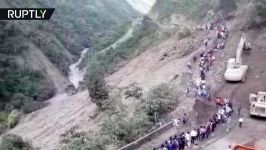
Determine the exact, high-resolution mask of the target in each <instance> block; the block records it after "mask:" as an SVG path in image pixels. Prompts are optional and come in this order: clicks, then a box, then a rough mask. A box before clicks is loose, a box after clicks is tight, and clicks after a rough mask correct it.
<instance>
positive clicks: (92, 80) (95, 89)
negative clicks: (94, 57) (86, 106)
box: [86, 61, 108, 109]
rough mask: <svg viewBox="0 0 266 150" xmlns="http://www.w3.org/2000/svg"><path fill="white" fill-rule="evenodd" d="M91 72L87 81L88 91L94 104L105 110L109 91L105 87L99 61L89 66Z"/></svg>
mask: <svg viewBox="0 0 266 150" xmlns="http://www.w3.org/2000/svg"><path fill="white" fill-rule="evenodd" d="M88 68H89V72H88V74H87V78H86V79H89V80H86V85H87V89H88V91H89V94H90V98H91V101H92V102H95V104H96V105H97V106H98V107H99V108H101V109H105V107H106V106H105V104H106V101H107V99H108V91H107V89H106V87H105V82H104V72H103V68H102V67H101V65H100V64H99V63H98V62H97V61H93V62H92V63H91V64H90V65H89V67H88Z"/></svg>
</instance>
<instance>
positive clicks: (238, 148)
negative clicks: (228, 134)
mask: <svg viewBox="0 0 266 150" xmlns="http://www.w3.org/2000/svg"><path fill="white" fill-rule="evenodd" d="M234 150H256V149H255V148H251V147H247V146H242V145H236V146H235V147H234Z"/></svg>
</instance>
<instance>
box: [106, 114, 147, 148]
mask: <svg viewBox="0 0 266 150" xmlns="http://www.w3.org/2000/svg"><path fill="white" fill-rule="evenodd" d="M123 118H124V119H123ZM151 126H152V122H151V121H150V118H149V116H147V115H146V114H145V113H143V112H141V113H138V114H137V115H135V116H134V117H133V118H128V119H125V116H124V115H123V114H119V115H115V116H111V117H110V118H108V119H107V120H105V122H104V123H103V124H102V126H101V129H102V130H101V131H102V133H103V134H104V135H107V136H108V137H110V138H111V139H113V140H117V141H118V142H119V145H120V146H121V145H124V144H127V143H130V142H132V141H134V140H136V139H137V138H139V137H140V136H141V135H143V134H145V133H146V132H147V131H148V130H149V129H150V128H151Z"/></svg>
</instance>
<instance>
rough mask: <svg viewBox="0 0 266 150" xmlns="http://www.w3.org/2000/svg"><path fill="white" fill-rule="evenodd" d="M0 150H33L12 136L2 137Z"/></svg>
mask: <svg viewBox="0 0 266 150" xmlns="http://www.w3.org/2000/svg"><path fill="white" fill-rule="evenodd" d="M0 149H1V150H33V148H32V146H31V145H30V144H29V143H27V142H25V141H23V139H22V138H21V137H20V136H17V135H14V134H7V135H4V136H3V138H2V141H1V143H0Z"/></svg>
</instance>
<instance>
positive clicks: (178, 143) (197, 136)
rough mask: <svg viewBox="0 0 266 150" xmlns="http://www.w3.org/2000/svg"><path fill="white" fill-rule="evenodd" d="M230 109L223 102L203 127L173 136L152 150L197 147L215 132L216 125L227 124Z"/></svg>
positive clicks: (230, 104)
mask: <svg viewBox="0 0 266 150" xmlns="http://www.w3.org/2000/svg"><path fill="white" fill-rule="evenodd" d="M232 107H233V106H232V103H231V102H230V101H227V102H225V103H224V104H223V105H221V106H219V109H218V111H217V113H216V114H214V115H213V116H212V117H211V118H210V119H209V121H208V122H207V123H206V124H205V125H201V126H199V127H198V128H194V129H192V130H190V131H187V132H182V133H181V134H175V135H174V136H171V137H170V138H169V139H168V140H166V141H165V142H164V143H163V144H162V145H161V146H160V147H159V148H153V150H184V149H185V148H192V147H198V142H201V141H204V140H205V139H208V138H209V137H210V136H211V135H212V134H213V133H214V132H215V130H216V128H217V125H219V124H224V123H227V122H228V120H229V119H230V117H231V115H232V112H233V108H232Z"/></svg>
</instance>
